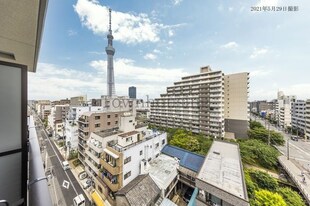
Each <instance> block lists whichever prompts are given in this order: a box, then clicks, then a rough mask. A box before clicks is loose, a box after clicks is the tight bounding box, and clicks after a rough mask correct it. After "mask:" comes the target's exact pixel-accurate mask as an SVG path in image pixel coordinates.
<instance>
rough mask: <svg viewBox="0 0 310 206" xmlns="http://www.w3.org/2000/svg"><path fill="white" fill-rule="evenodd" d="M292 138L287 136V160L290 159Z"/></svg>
mask: <svg viewBox="0 0 310 206" xmlns="http://www.w3.org/2000/svg"><path fill="white" fill-rule="evenodd" d="M289 141H290V139H289V138H287V160H290V143H289Z"/></svg>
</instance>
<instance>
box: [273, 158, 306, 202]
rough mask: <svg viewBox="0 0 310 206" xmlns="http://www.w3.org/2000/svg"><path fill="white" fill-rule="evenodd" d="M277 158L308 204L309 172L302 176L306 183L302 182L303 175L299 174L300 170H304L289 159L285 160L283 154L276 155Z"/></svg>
mask: <svg viewBox="0 0 310 206" xmlns="http://www.w3.org/2000/svg"><path fill="white" fill-rule="evenodd" d="M278 159H279V162H280V163H281V165H282V166H283V168H284V169H285V170H286V172H287V173H288V174H289V176H290V177H291V178H292V180H293V181H294V182H295V184H296V185H297V187H298V188H299V189H300V191H301V192H302V193H303V196H304V197H305V199H306V200H307V202H308V204H310V176H309V174H308V173H305V175H304V177H305V180H306V183H303V182H302V178H303V177H302V175H301V172H305V170H301V169H300V168H298V167H297V166H296V165H295V164H294V163H293V162H292V161H291V160H287V157H286V156H284V155H282V156H280V157H278Z"/></svg>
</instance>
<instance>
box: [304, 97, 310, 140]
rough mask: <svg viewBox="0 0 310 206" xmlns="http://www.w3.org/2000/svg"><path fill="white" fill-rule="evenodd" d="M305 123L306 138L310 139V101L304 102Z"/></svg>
mask: <svg viewBox="0 0 310 206" xmlns="http://www.w3.org/2000/svg"><path fill="white" fill-rule="evenodd" d="M305 122H306V131H305V133H306V138H307V139H310V99H307V101H306V112H305Z"/></svg>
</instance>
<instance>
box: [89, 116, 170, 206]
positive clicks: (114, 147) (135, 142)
mask: <svg viewBox="0 0 310 206" xmlns="http://www.w3.org/2000/svg"><path fill="white" fill-rule="evenodd" d="M134 120H135V117H134V116H133V115H131V114H130V113H125V114H124V115H122V116H121V117H120V124H119V128H118V129H109V130H104V131H100V132H92V133H91V134H90V137H89V139H88V141H87V147H86V149H85V152H84V156H85V161H84V163H85V171H86V172H87V173H88V174H89V175H91V176H93V179H94V182H95V189H96V190H97V192H98V194H99V195H101V196H102V198H108V200H109V201H110V202H111V203H112V204H113V203H115V201H114V194H115V192H117V191H118V190H119V189H120V188H122V187H124V186H125V185H127V184H128V183H129V182H130V181H132V180H133V179H134V178H135V177H137V176H138V175H139V174H140V172H141V171H140V164H141V161H142V160H144V161H150V160H152V159H154V158H155V157H156V156H158V155H159V153H160V151H161V149H162V148H163V147H164V146H165V145H166V144H167V135H166V133H162V132H154V131H152V130H148V129H147V128H146V127H144V128H139V129H137V130H135V123H134Z"/></svg>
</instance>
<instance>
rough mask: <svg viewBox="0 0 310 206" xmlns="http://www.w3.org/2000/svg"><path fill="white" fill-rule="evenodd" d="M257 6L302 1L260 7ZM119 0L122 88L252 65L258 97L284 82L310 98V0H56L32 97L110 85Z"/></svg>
mask: <svg viewBox="0 0 310 206" xmlns="http://www.w3.org/2000/svg"><path fill="white" fill-rule="evenodd" d="M252 6H258V7H261V6H279V7H280V6H281V7H288V6H297V7H298V11H291V12H288V11H286V12H285V11H274V12H273V11H270V12H264V11H261V12H254V11H251V7H252ZM109 7H110V8H112V10H113V11H112V30H113V35H114V48H115V49H116V53H115V55H114V69H115V82H116V85H115V87H116V94H117V95H128V87H129V86H136V87H137V95H138V97H139V98H145V96H146V95H147V94H148V95H150V97H151V98H155V97H158V96H159V95H160V94H161V93H165V89H166V87H167V86H169V85H172V84H173V82H174V81H178V80H179V79H180V78H181V77H182V76H185V75H190V74H195V73H198V72H199V68H200V67H201V66H206V65H210V66H211V68H212V69H213V70H222V71H223V72H224V73H225V74H230V73H235V72H250V95H249V97H250V100H255V99H273V98H276V93H277V91H278V90H283V91H284V92H285V93H286V94H288V95H290V94H295V95H297V97H298V98H301V99H306V98H310V92H308V91H309V90H310V81H309V77H310V70H309V65H310V1H309V0H239V1H231V0H219V1H212V0H195V1H194V3H193V1H191V0H153V1H151V0H143V1H142V0H127V1H121V0H114V1H107V0H65V1H64V0H53V1H49V6H48V10H47V16H46V21H45V28H44V36H43V39H42V45H41V51H40V57H39V64H38V68H37V72H36V73H34V74H30V75H29V98H30V99H52V100H55V99H60V98H66V97H71V96H76V95H80V94H87V96H88V98H99V97H100V95H103V94H106V54H105V46H106V45H107V39H106V34H107V30H108V11H107V9H108V8H109Z"/></svg>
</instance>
